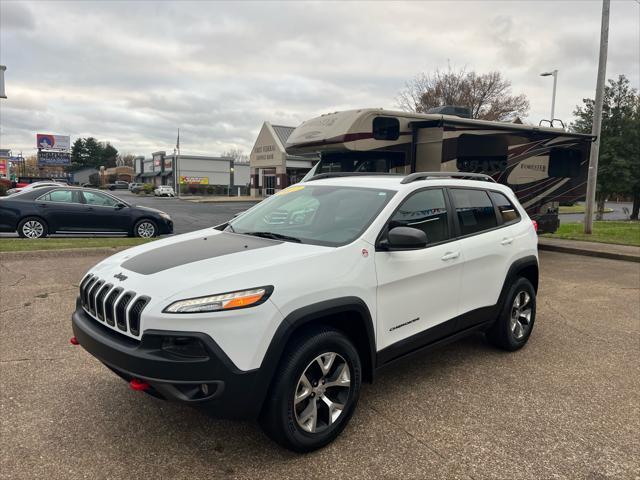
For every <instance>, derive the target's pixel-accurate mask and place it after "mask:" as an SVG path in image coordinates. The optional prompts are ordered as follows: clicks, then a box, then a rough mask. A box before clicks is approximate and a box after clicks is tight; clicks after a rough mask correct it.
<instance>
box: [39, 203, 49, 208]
mask: <svg viewBox="0 0 640 480" xmlns="http://www.w3.org/2000/svg"><path fill="white" fill-rule="evenodd" d="M38 206H39V207H42V208H47V204H46V203H39V204H38Z"/></svg>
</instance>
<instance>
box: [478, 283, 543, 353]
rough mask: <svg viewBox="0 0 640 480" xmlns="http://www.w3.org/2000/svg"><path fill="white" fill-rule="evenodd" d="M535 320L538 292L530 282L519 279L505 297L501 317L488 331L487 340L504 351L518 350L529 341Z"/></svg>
mask: <svg viewBox="0 0 640 480" xmlns="http://www.w3.org/2000/svg"><path fill="white" fill-rule="evenodd" d="M535 319H536V291H535V289H534V288H533V285H532V284H531V282H530V281H529V280H527V279H526V278H524V277H519V278H518V279H517V280H516V281H515V282H514V283H513V285H511V288H510V289H509V292H508V293H507V296H506V297H505V301H504V304H503V305H502V311H501V312H500V316H499V317H498V319H497V320H496V322H495V323H494V324H493V325H492V327H491V328H490V329H489V330H488V331H487V333H486V337H487V340H489V342H491V343H492V344H493V345H495V346H496V347H498V348H502V349H503V350H507V351H510V352H512V351H514V350H518V349H520V348H522V347H523V346H524V345H525V343H527V340H529V336H531V331H532V330H533V324H534V322H535Z"/></svg>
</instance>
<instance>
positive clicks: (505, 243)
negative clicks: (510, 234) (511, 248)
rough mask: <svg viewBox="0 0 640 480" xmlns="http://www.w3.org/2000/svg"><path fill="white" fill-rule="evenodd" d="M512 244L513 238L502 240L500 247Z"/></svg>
mask: <svg viewBox="0 0 640 480" xmlns="http://www.w3.org/2000/svg"><path fill="white" fill-rule="evenodd" d="M512 243H513V238H503V239H502V241H501V242H500V245H511V244H512Z"/></svg>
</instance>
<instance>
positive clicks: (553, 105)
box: [549, 70, 558, 125]
mask: <svg viewBox="0 0 640 480" xmlns="http://www.w3.org/2000/svg"><path fill="white" fill-rule="evenodd" d="M557 84H558V70H554V71H553V94H552V95H551V118H550V119H549V120H551V122H552V125H553V119H554V118H556V117H555V112H556V85H557Z"/></svg>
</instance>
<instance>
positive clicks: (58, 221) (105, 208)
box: [0, 185, 173, 238]
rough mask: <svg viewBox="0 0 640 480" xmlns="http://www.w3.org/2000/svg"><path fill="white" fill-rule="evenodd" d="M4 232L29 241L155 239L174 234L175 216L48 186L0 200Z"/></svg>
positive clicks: (75, 189)
mask: <svg viewBox="0 0 640 480" xmlns="http://www.w3.org/2000/svg"><path fill="white" fill-rule="evenodd" d="M0 231H2V232H15V231H17V232H18V234H19V235H20V236H21V237H25V238H41V237H46V236H47V235H48V234H51V233H111V234H127V235H130V236H136V237H145V238H151V237H155V236H157V235H162V234H168V233H172V232H173V221H172V220H171V217H170V216H169V215H168V214H166V213H164V212H161V211H160V210H156V209H153V208H147V207H138V206H135V205H130V204H129V203H127V202H124V201H123V200H121V199H119V198H117V197H114V196H113V195H110V194H108V193H106V192H100V191H97V190H93V189H87V188H79V187H66V186H65V187H60V186H57V185H56V186H48V187H42V188H37V189H32V190H30V191H26V192H21V193H18V194H16V195H12V196H10V197H2V198H0Z"/></svg>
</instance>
